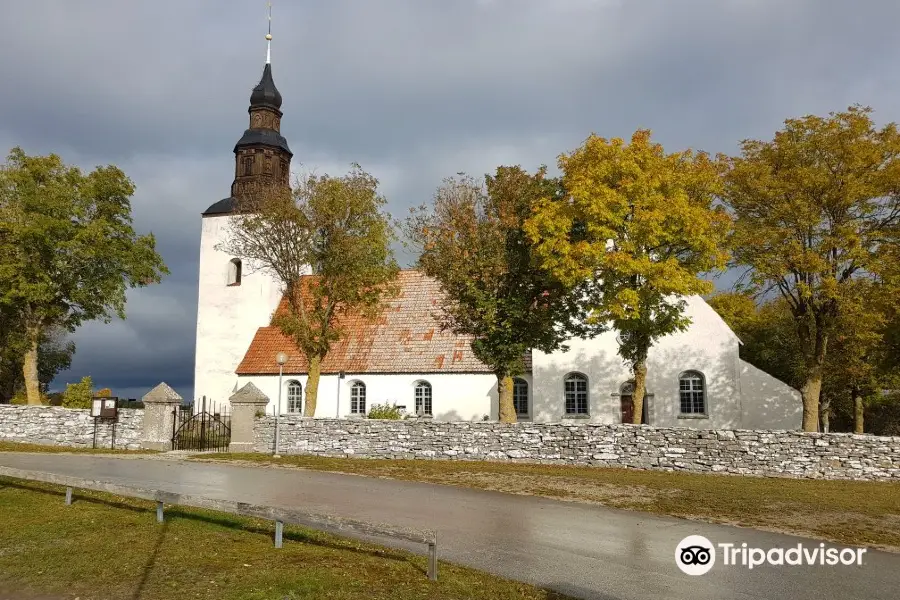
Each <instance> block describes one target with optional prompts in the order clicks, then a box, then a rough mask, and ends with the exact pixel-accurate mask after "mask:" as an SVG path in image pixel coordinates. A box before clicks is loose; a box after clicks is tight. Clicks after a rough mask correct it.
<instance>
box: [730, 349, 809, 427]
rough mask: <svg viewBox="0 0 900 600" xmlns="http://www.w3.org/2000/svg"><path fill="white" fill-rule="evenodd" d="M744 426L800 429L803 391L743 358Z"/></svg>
mask: <svg viewBox="0 0 900 600" xmlns="http://www.w3.org/2000/svg"><path fill="white" fill-rule="evenodd" d="M740 369H741V396H742V398H743V405H744V419H743V422H742V423H741V427H742V428H744V429H786V430H794V429H800V428H801V426H802V423H803V400H802V397H801V396H800V392H798V391H797V390H795V389H794V388H792V387H790V386H789V385H787V384H786V383H784V382H782V381H780V380H778V379H776V378H774V377H772V376H771V375H769V374H768V373H766V372H765V371H762V370H760V369H757V368H756V367H754V366H753V365H751V364H750V363H748V362H745V361H743V360H742V361H740Z"/></svg>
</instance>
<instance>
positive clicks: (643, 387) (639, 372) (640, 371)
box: [631, 354, 647, 425]
mask: <svg viewBox="0 0 900 600" xmlns="http://www.w3.org/2000/svg"><path fill="white" fill-rule="evenodd" d="M632 372H633V373H634V393H633V394H632V395H631V407H632V408H631V422H632V423H633V424H635V425H640V424H641V422H642V416H643V414H644V395H645V394H646V391H647V355H646V354H645V355H644V356H642V357H641V358H639V359H638V360H637V361H635V363H634V364H633V365H632Z"/></svg>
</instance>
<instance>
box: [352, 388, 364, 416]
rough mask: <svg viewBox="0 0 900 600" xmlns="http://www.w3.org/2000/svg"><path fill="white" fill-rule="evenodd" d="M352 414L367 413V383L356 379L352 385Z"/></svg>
mask: <svg viewBox="0 0 900 600" xmlns="http://www.w3.org/2000/svg"><path fill="white" fill-rule="evenodd" d="M350 414H352V415H364V414H366V384H364V383H363V382H362V381H354V382H353V385H351V386H350Z"/></svg>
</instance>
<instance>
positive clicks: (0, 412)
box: [0, 404, 144, 450]
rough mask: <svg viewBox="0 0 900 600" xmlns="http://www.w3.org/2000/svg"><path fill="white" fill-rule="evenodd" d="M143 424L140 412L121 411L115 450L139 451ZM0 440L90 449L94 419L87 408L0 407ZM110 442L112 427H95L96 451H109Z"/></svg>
mask: <svg viewBox="0 0 900 600" xmlns="http://www.w3.org/2000/svg"><path fill="white" fill-rule="evenodd" d="M143 424H144V411H143V410H141V409H120V410H119V420H118V422H117V424H116V449H118V450H123V449H127V450H138V449H140V447H141V436H142V433H143ZM0 440H4V441H7V442H27V443H30V444H44V445H49V446H70V447H73V448H90V447H91V446H92V445H93V442H94V419H93V418H92V417H91V411H90V410H88V409H81V408H61V407H58V406H18V405H10V404H0ZM111 442H112V424H111V423H108V422H102V421H101V422H100V424H99V425H98V426H97V448H110V447H111V446H110V444H111Z"/></svg>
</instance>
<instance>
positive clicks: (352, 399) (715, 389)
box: [194, 61, 802, 429]
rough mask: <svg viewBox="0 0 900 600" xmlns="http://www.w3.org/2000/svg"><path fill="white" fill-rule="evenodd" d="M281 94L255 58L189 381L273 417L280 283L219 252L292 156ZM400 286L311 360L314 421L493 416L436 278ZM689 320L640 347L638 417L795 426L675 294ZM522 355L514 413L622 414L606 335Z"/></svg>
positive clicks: (210, 228) (208, 220) (293, 389)
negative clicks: (376, 412)
mask: <svg viewBox="0 0 900 600" xmlns="http://www.w3.org/2000/svg"><path fill="white" fill-rule="evenodd" d="M281 102H282V98H281V94H280V93H279V92H278V90H277V89H276V87H275V83H274V80H273V79H272V69H271V65H270V64H269V63H268V61H267V63H266V65H265V68H264V71H263V76H262V79H261V80H260V82H259V84H258V85H257V86H256V87H255V88H254V89H253V92H252V95H251V98H250V108H249V113H250V127H249V128H248V129H247V130H246V131H245V132H244V134H243V136H242V137H241V139H240V140H239V141H238V142H237V144H236V145H235V148H234V154H235V179H234V182H233V183H232V187H231V196H229V197H228V198H225V199H224V200H221V201H219V202H216V203H215V204H213V205H212V206H210V207H209V208H208V209H207V210H206V211H205V212H204V213H203V217H202V232H201V242H200V281H199V297H198V314H197V346H196V359H195V360H196V363H195V377H194V389H195V396H197V397H200V396H206V397H207V398H210V399H212V400H214V401H216V402H226V401H227V399H228V398H229V396H231V394H233V393H234V392H236V391H237V390H238V389H239V388H240V387H242V386H243V385H245V384H246V383H250V382H252V383H253V384H254V385H256V387H258V388H259V389H260V390H262V391H263V392H264V393H265V394H266V395H268V396H269V398H270V399H271V402H270V403H269V405H268V408H267V410H268V412H269V413H273V412H274V411H276V410H280V411H281V413H282V414H284V413H301V412H302V411H303V407H304V403H305V400H306V394H305V390H306V383H307V373H306V370H307V364H306V361H305V360H304V358H303V356H302V354H301V353H300V352H299V351H298V349H297V348H296V346H295V345H294V344H293V342H292V341H291V340H290V339H289V338H288V337H286V336H284V335H283V334H282V333H281V332H280V331H279V330H278V328H276V327H273V326H271V325H270V322H271V319H272V316H273V314H274V312H275V311H276V310H277V309H279V305H280V303H281V291H282V288H281V285H280V283H279V282H278V281H276V280H275V279H274V278H273V277H272V276H270V275H268V274H267V273H265V272H260V271H254V270H253V269H251V268H248V266H247V265H244V264H242V262H241V260H240V259H238V258H236V257H233V256H230V255H228V254H226V253H224V252H222V251H221V250H219V249H218V248H219V245H220V244H221V243H222V242H224V241H225V240H226V236H227V235H228V232H229V226H230V223H231V222H232V220H233V219H234V218H235V216H234V207H235V203H236V202H237V201H238V200H239V199H240V198H241V197H242V196H243V195H245V194H249V193H251V192H252V191H253V190H254V189H259V188H260V187H266V186H286V185H289V174H290V161H291V158H292V153H291V151H290V148H289V147H288V144H287V140H285V138H284V137H283V136H282V135H281V133H280V127H281V117H282V112H281ZM399 288H400V293H399V295H398V296H397V297H395V298H393V299H390V300H388V301H387V302H386V304H385V307H384V310H383V311H382V313H381V315H380V317H378V318H375V319H370V320H366V319H363V318H358V319H352V320H350V321H349V322H348V323H347V327H346V335H345V336H344V339H342V340H341V341H340V342H339V343H337V344H335V345H334V346H333V348H332V350H331V352H330V354H329V355H328V356H327V357H326V359H325V360H324V362H323V364H322V376H321V378H320V381H319V389H318V400H317V406H316V413H315V416H316V417H326V418H335V417H337V418H364V417H365V415H366V414H367V413H368V409H369V408H370V407H371V406H372V405H373V404H394V405H397V406H399V407H403V409H404V410H405V411H406V413H407V414H410V415H426V416H427V417H431V418H433V419H435V420H444V421H472V420H475V421H480V420H485V419H487V420H496V419H497V418H498V394H497V380H496V377H495V376H494V375H493V374H492V373H491V371H490V369H489V368H488V367H487V366H485V365H484V364H482V363H481V362H480V361H478V360H477V359H476V358H475V357H474V355H473V353H472V350H471V348H470V340H469V339H468V338H466V337H463V336H455V335H452V334H451V333H449V332H442V331H441V329H440V325H439V322H438V317H437V314H438V311H439V310H440V306H439V305H440V302H439V299H440V297H441V289H440V286H439V284H438V283H437V281H435V280H434V279H431V278H429V277H427V276H425V275H424V274H422V273H420V272H418V271H415V270H406V271H401V273H400V275H399ZM687 315H688V316H689V317H690V319H691V322H692V324H691V325H690V326H689V327H688V329H687V330H686V331H684V332H681V333H678V334H674V335H670V336H668V337H666V338H663V339H662V340H660V341H659V342H657V343H656V345H655V346H654V347H653V348H652V349H651V351H650V355H649V357H648V368H647V397H646V398H645V402H644V413H643V415H642V421H643V422H644V423H648V424H651V425H657V426H673V427H674V426H681V427H694V428H704V429H705V428H740V429H753V428H764V429H798V428H799V427H800V422H801V414H802V404H801V400H800V394H799V393H798V392H797V391H796V390H794V389H793V388H791V387H789V386H787V385H786V384H784V383H782V382H781V381H779V380H777V379H775V378H774V377H771V376H770V375H768V374H766V373H764V372H763V371H761V370H759V369H757V368H755V367H753V366H752V365H750V364H749V363H747V362H745V361H743V360H741V358H740V357H739V354H738V349H739V347H740V340H739V339H738V338H737V336H736V335H735V334H734V332H732V331H731V329H729V327H728V326H727V325H726V324H725V322H724V321H723V320H722V319H721V317H719V315H718V314H717V313H716V312H715V311H714V310H713V309H712V308H711V307H710V306H709V305H708V304H707V303H706V302H705V301H704V300H703V299H702V298H700V297H697V296H694V297H690V298H687ZM279 352H284V353H286V354H287V356H288V360H287V362H286V364H284V365H283V367H280V365H279V364H278V363H277V361H276V355H277V354H278V353H279ZM525 362H526V367H527V368H526V372H525V373H524V374H522V375H521V376H520V377H518V378H517V379H516V380H515V385H514V402H515V406H516V412H517V414H518V419H519V420H520V421H532V422H573V423H583V422H591V423H620V422H630V421H631V418H630V410H631V409H630V407H631V402H630V400H631V399H630V393H631V389H632V384H631V382H630V373H629V369H628V368H627V366H626V365H625V364H624V363H623V361H622V359H621V357H619V356H618V354H617V341H616V333H615V332H614V331H610V332H607V333H604V334H602V335H600V336H597V337H595V338H592V339H585V340H582V339H573V340H570V341H569V342H568V348H567V349H566V350H565V351H558V352H553V353H549V354H548V353H543V352H539V351H537V350H535V351H532V352H531V353H530V355H529V356H527V357H526V361H525ZM280 369H281V370H282V376H281V377H279V370H280ZM279 380H280V381H281V389H280V390H279ZM279 396H280V398H281V401H280V406H279V403H278V398H279Z"/></svg>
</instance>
